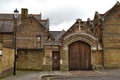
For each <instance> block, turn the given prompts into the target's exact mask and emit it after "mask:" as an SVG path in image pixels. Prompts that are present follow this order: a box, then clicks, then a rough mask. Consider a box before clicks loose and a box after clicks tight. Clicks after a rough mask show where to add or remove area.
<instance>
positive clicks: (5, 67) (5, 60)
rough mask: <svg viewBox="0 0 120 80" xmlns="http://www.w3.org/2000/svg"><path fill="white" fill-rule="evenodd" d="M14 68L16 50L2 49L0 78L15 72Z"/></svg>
mask: <svg viewBox="0 0 120 80" xmlns="http://www.w3.org/2000/svg"><path fill="white" fill-rule="evenodd" d="M13 67H14V50H13V49H10V48H6V47H2V55H1V56H0V77H2V76H5V75H7V74H8V73H11V72H13Z"/></svg>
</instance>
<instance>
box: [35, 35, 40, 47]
mask: <svg viewBox="0 0 120 80" xmlns="http://www.w3.org/2000/svg"><path fill="white" fill-rule="evenodd" d="M36 47H37V48H41V36H40V35H38V36H37V37H36Z"/></svg>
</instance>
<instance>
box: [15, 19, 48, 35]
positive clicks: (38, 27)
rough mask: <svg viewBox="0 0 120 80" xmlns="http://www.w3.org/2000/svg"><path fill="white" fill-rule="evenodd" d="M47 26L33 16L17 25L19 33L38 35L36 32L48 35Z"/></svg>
mask: <svg viewBox="0 0 120 80" xmlns="http://www.w3.org/2000/svg"><path fill="white" fill-rule="evenodd" d="M46 32H47V31H46V28H45V27H44V26H43V25H42V24H41V23H39V22H38V21H37V20H36V19H34V18H33V17H29V18H27V19H24V20H23V21H22V23H21V24H20V25H19V26H18V27H17V33H18V35H24V36H36V34H41V35H44V36H45V35H46V34H47V33H46Z"/></svg>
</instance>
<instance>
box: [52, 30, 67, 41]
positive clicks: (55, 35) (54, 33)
mask: <svg viewBox="0 0 120 80" xmlns="http://www.w3.org/2000/svg"><path fill="white" fill-rule="evenodd" d="M65 32H66V31H65V30H62V31H50V34H51V35H52V36H53V38H54V39H55V41H59V39H60V38H61V37H62V35H63V34H64V33H65Z"/></svg>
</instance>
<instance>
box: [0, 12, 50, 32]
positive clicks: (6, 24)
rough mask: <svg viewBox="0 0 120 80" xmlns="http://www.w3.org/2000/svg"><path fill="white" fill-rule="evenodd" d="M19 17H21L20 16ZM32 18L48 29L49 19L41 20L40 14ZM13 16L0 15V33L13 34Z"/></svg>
mask: <svg viewBox="0 0 120 80" xmlns="http://www.w3.org/2000/svg"><path fill="white" fill-rule="evenodd" d="M20 16H21V15H20ZM33 16H34V17H35V18H36V19H37V20H39V22H40V23H41V24H42V25H43V26H44V27H45V28H46V29H49V19H46V20H42V19H41V14H33ZM13 23H14V22H13V14H0V32H3V33H4V32H5V33H9V32H13Z"/></svg>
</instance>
